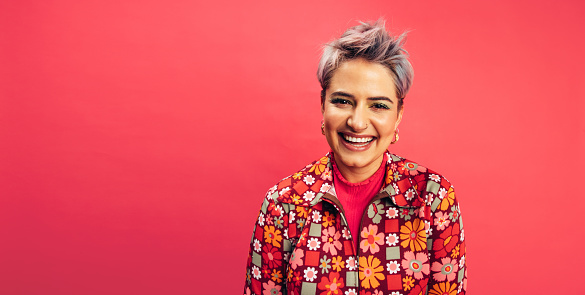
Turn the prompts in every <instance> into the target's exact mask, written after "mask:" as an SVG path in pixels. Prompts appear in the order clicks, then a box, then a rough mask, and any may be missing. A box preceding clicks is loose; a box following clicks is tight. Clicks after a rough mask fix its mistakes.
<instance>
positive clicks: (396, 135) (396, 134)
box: [390, 128, 400, 144]
mask: <svg viewBox="0 0 585 295" xmlns="http://www.w3.org/2000/svg"><path fill="white" fill-rule="evenodd" d="M399 138H400V136H398V128H396V132H394V140H393V141H392V142H391V143H390V144H395V143H396V142H397V141H398V139H399Z"/></svg>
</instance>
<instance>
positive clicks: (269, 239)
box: [244, 188, 291, 295]
mask: <svg viewBox="0 0 585 295" xmlns="http://www.w3.org/2000/svg"><path fill="white" fill-rule="evenodd" d="M277 195H278V193H276V192H275V188H273V189H271V190H270V191H268V193H267V195H266V198H265V199H264V201H263V203H262V207H261V209H260V213H259V215H258V219H257V220H256V224H255V225H254V232H253V234H252V240H251V242H250V250H249V254H248V260H247V263H246V282H245V287H244V294H256V295H262V294H267V293H269V294H286V276H287V274H286V273H285V272H286V264H287V261H288V258H289V257H288V256H289V251H290V245H291V244H290V241H289V240H288V237H287V231H286V229H287V228H288V212H285V210H284V209H285V208H286V209H288V207H287V206H286V204H285V207H283V205H282V204H279V203H277V202H275V200H274V198H275V196H277ZM264 291H266V292H264Z"/></svg>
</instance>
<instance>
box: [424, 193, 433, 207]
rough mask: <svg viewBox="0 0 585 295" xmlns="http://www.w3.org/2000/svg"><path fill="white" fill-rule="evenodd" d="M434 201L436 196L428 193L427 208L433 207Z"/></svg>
mask: <svg viewBox="0 0 585 295" xmlns="http://www.w3.org/2000/svg"><path fill="white" fill-rule="evenodd" d="M433 200H435V195H434V194H433V193H428V194H427V201H426V204H427V206H431V205H432V204H433Z"/></svg>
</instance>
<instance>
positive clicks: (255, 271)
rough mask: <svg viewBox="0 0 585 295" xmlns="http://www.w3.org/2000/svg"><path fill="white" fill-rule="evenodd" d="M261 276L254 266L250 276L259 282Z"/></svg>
mask: <svg viewBox="0 0 585 295" xmlns="http://www.w3.org/2000/svg"><path fill="white" fill-rule="evenodd" d="M261 274H262V273H261V272H260V269H259V268H258V267H257V266H256V265H254V266H252V276H253V277H254V278H255V279H257V280H259V279H260V275H261Z"/></svg>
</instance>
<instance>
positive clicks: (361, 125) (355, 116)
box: [347, 107, 368, 132]
mask: <svg viewBox="0 0 585 295" xmlns="http://www.w3.org/2000/svg"><path fill="white" fill-rule="evenodd" d="M366 112H367V111H366V110H364V109H363V108H361V107H358V108H355V109H354V110H353V112H352V114H351V115H350V116H349V118H347V125H348V126H349V127H351V129H353V131H355V132H361V131H364V130H366V129H367V128H368V115H367V113H366Z"/></svg>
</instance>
